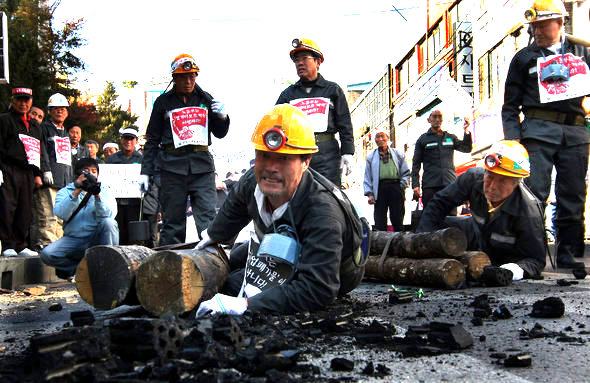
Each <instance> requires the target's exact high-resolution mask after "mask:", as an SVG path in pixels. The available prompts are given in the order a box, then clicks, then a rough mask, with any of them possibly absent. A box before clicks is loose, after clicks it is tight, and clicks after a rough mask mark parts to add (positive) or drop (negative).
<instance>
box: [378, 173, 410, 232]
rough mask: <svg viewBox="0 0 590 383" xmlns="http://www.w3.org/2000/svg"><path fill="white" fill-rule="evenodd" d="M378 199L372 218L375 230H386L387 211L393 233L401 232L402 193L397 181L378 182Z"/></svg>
mask: <svg viewBox="0 0 590 383" xmlns="http://www.w3.org/2000/svg"><path fill="white" fill-rule="evenodd" d="M377 197H378V199H377V200H376V201H375V208H374V209H375V210H374V211H373V218H374V219H375V230H380V231H386V230H387V210H389V220H390V221H391V225H392V226H393V230H395V231H403V215H402V214H403V213H402V212H403V210H404V193H403V190H402V188H401V186H400V183H399V181H397V182H393V181H379V193H378V194H377Z"/></svg>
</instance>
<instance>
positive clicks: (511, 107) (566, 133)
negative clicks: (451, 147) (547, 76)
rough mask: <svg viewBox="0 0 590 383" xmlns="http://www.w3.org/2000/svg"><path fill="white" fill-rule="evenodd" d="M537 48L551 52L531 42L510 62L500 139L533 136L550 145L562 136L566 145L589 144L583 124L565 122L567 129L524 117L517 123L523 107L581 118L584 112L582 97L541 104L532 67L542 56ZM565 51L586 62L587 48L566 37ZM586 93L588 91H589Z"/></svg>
mask: <svg viewBox="0 0 590 383" xmlns="http://www.w3.org/2000/svg"><path fill="white" fill-rule="evenodd" d="M541 51H543V52H544V53H545V56H549V55H553V54H554V53H553V52H551V51H550V50H548V49H545V48H539V47H538V46H537V44H536V43H533V44H531V45H529V46H527V47H525V48H523V49H521V50H520V51H518V52H517V53H516V55H515V56H514V57H513V58H512V61H511V62H510V67H509V69H508V76H507V77H506V85H505V91H504V105H503V106H502V124H503V128H504V138H506V139H507V140H514V139H520V138H534V139H538V140H541V141H545V142H549V143H553V144H561V143H562V142H563V140H564V139H565V143H566V144H567V145H579V144H585V143H589V142H590V138H589V136H588V132H587V129H586V127H585V126H572V125H567V129H561V128H560V126H559V125H558V124H553V123H551V124H539V123H535V119H525V120H524V121H523V123H522V125H521V122H520V116H519V115H520V112H521V111H523V112H525V113H526V110H527V108H537V109H543V110H549V111H555V112H562V113H568V114H570V115H571V116H581V117H583V116H584V115H585V113H584V109H582V99H583V97H577V98H572V99H568V100H561V101H554V102H548V103H544V104H541V102H540V96H539V84H538V75H537V69H536V68H537V59H538V58H539V57H542V53H541ZM565 51H566V53H568V52H569V53H573V54H574V55H575V56H578V57H582V58H583V59H584V61H586V63H587V64H588V65H590V50H589V49H588V48H587V47H584V46H581V45H575V44H572V43H571V42H570V41H569V40H567V38H566V40H565ZM573 80H575V77H574V78H573V79H572V81H573ZM588 94H590V90H589V91H588ZM527 120H530V121H527ZM562 126H563V125H562Z"/></svg>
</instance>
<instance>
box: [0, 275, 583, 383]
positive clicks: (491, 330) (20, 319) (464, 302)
mask: <svg viewBox="0 0 590 383" xmlns="http://www.w3.org/2000/svg"><path fill="white" fill-rule="evenodd" d="M563 278H565V279H567V280H569V281H575V280H574V278H573V277H572V275H571V274H569V273H567V274H566V273H553V272H546V273H545V279H544V280H539V281H519V282H515V283H514V284H512V285H511V286H508V287H502V288H470V289H462V290H452V291H450V290H435V289H424V292H425V296H424V297H423V298H422V299H421V300H417V301H414V302H412V303H407V304H402V305H391V304H389V303H388V293H387V289H388V288H389V285H388V284H383V283H370V282H364V283H363V284H362V285H361V286H360V287H359V288H357V289H356V290H355V291H353V293H352V294H351V296H352V297H353V298H354V299H355V300H357V301H360V302H367V303H369V304H368V308H367V311H366V314H365V315H364V317H363V318H362V320H363V321H366V323H367V324H368V323H370V322H371V321H373V320H374V319H376V320H378V321H379V322H381V323H387V324H388V325H394V326H395V327H396V328H397V330H398V336H402V335H403V333H404V332H405V330H406V329H407V328H408V326H412V325H419V324H425V323H429V322H431V321H439V322H449V323H459V324H462V326H463V327H464V328H465V329H466V330H467V331H468V332H470V333H471V335H472V337H473V340H474V344H473V346H472V347H471V348H468V349H465V350H462V351H461V352H458V353H453V354H444V355H438V356H423V357H411V358H403V357H402V356H401V354H400V353H398V352H394V351H391V350H390V349H389V347H385V346H384V345H358V344H356V343H355V342H354V341H353V339H352V338H351V337H339V338H338V339H337V341H335V342H330V343H329V345H328V346H321V345H320V346H319V348H318V350H317V351H316V352H313V353H311V354H309V353H307V354H304V355H303V356H302V359H301V360H300V363H310V364H314V365H316V366H318V367H319V368H320V375H319V376H321V378H322V379H331V378H333V379H335V381H394V382H447V381H448V382H476V381H477V382H527V381H530V382H547V381H550V382H557V381H559V382H563V383H565V382H581V381H588V380H589V379H590V378H589V377H590V365H589V364H588V363H587V355H589V354H590V336H589V335H588V334H590V321H589V320H588V318H589V316H590V310H589V308H588V304H587V301H588V297H589V290H590V277H589V278H587V279H584V280H579V281H575V282H578V284H574V285H571V286H565V287H562V286H559V285H558V284H557V280H558V279H563ZM45 286H47V287H49V288H48V290H46V292H45V294H43V295H40V296H25V295H23V294H22V293H20V292H17V293H13V294H3V295H0V310H1V311H0V350H1V351H0V364H1V361H2V359H4V358H6V357H8V356H11V355H15V354H17V355H18V354H19V353H20V352H21V351H22V350H23V349H24V348H25V347H26V346H27V345H28V340H29V338H30V337H31V336H32V335H35V334H39V333H50V332H54V331H57V330H59V329H61V328H63V327H64V326H67V325H68V321H69V314H70V312H72V311H78V310H83V309H91V307H90V306H88V305H87V304H86V303H84V302H83V301H82V300H81V299H80V298H79V296H78V294H77V292H76V290H75V287H74V285H73V284H62V286H57V287H56V285H55V284H47V285H45ZM480 294H488V296H489V297H490V301H491V306H492V309H496V308H497V307H498V306H499V305H500V304H504V305H505V306H506V307H507V308H508V310H509V311H510V313H511V314H512V318H509V319H503V320H492V319H491V318H486V319H484V320H483V325H481V326H475V325H473V324H472V322H471V320H472V319H473V308H472V307H470V306H469V304H470V303H471V302H472V301H473V299H474V297H476V296H478V295H480ZM550 296H554V297H559V298H561V299H562V300H563V302H564V303H565V315H564V316H563V317H561V318H558V319H540V318H532V317H530V316H529V314H530V312H531V309H532V304H533V303H534V302H535V301H538V300H540V299H543V298H546V297H550ZM55 303H60V304H61V305H62V307H63V308H62V310H60V311H49V307H50V306H51V305H52V304H55ZM535 323H539V324H541V325H542V326H543V327H545V328H546V329H547V330H551V331H555V332H562V333H563V335H567V336H568V337H570V338H573V339H569V340H568V341H566V342H562V341H558V340H557V339H558V338H556V337H550V338H539V339H528V340H522V339H520V335H519V329H521V328H525V329H531V328H532V327H533V326H534V325H535ZM519 352H526V353H529V354H530V355H531V357H532V366H531V367H526V368H507V367H504V366H503V365H500V364H497V363H494V362H495V361H496V360H497V359H494V358H493V357H492V354H494V353H505V354H507V355H511V354H517V353H519ZM334 357H341V358H346V359H348V360H351V361H354V363H355V368H354V370H353V371H352V372H337V371H332V369H331V368H330V361H331V360H332V359H333V358H334ZM369 361H372V362H373V363H374V365H375V366H376V365H378V364H381V365H384V366H386V367H387V368H389V370H390V373H389V375H387V376H384V377H374V376H365V375H363V374H361V370H362V369H363V367H364V366H365V365H366V364H367V362H369ZM1 371H2V370H1V369H0V378H1V374H2V372H1ZM0 381H2V379H0Z"/></svg>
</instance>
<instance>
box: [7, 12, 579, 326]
mask: <svg viewBox="0 0 590 383" xmlns="http://www.w3.org/2000/svg"><path fill="white" fill-rule="evenodd" d="M555 4H561V6H555V7H554V8H555V9H553V8H551V9H544V8H543V7H544V6H546V4H545V3H544V2H542V3H541V5H539V8H538V9H536V8H535V14H534V16H531V17H530V18H528V19H527V20H528V22H529V23H530V25H531V29H532V31H533V36H534V43H533V44H531V45H530V46H529V47H527V48H525V49H523V50H522V51H521V52H519V53H517V55H516V56H515V57H514V59H513V62H512V64H511V66H510V71H509V73H508V80H507V82H506V96H505V99H506V102H505V105H504V109H503V113H502V117H503V123H504V132H505V138H506V139H505V140H501V141H499V142H497V143H495V144H493V145H492V146H491V148H490V150H489V151H488V152H487V153H486V155H485V156H484V158H483V163H482V164H480V165H479V166H478V167H476V168H473V169H469V170H468V171H467V172H465V173H464V174H462V175H460V176H459V177H457V174H456V172H455V165H454V162H453V158H454V152H455V151H461V152H465V153H469V152H471V150H472V137H471V133H470V130H469V127H470V121H469V119H468V118H465V120H464V124H463V130H464V135H463V138H462V139H461V140H460V139H459V138H458V137H457V136H455V135H454V134H451V133H449V132H447V131H445V130H443V128H442V125H443V113H442V111H441V110H432V111H431V112H430V114H429V116H428V123H429V124H430V126H429V127H428V129H427V131H426V132H425V133H424V134H422V135H421V136H420V137H419V138H418V140H417V142H416V143H415V151H414V156H413V159H412V166H411V169H410V167H409V166H408V163H407V161H406V158H405V153H404V151H403V150H398V149H397V148H394V147H393V146H392V144H391V142H390V131H389V130H385V129H377V130H375V131H373V133H374V140H375V146H376V148H375V149H374V150H373V151H372V152H370V153H369V154H368V155H367V159H366V165H365V174H364V180H363V189H364V194H365V196H366V197H367V202H368V203H369V204H370V205H373V206H374V223H375V224H374V226H373V228H372V229H373V230H387V226H388V225H387V216H388V213H389V219H390V221H391V226H392V229H393V230H395V231H401V230H404V226H403V224H402V223H403V217H404V214H405V211H404V203H405V195H406V189H407V188H408V187H409V186H410V185H411V188H412V189H411V191H412V194H413V198H414V199H417V200H419V199H421V200H422V202H423V205H424V211H423V213H422V217H421V219H420V221H419V224H418V226H417V228H416V231H418V232H423V231H432V230H437V229H440V228H443V227H449V226H455V227H458V228H460V229H461V230H462V231H463V232H464V233H465V234H466V237H467V240H468V250H481V251H485V252H486V253H487V254H488V255H489V256H490V259H491V261H492V263H493V264H494V265H496V266H499V267H500V268H502V269H504V270H506V271H507V272H509V273H510V275H512V278H513V279H514V280H519V279H523V278H537V277H539V276H540V274H541V272H542V270H543V269H544V267H545V259H546V253H547V240H546V234H545V229H544V208H545V206H544V203H545V201H546V200H547V190H545V186H547V184H548V182H547V179H546V178H547V177H548V175H549V174H550V173H551V172H550V171H549V169H550V166H552V165H553V164H555V166H556V167H557V173H558V185H557V216H556V219H555V223H556V226H557V229H558V230H557V238H558V249H557V262H558V265H561V266H563V267H577V266H578V263H577V262H575V261H574V260H573V258H572V257H579V256H583V243H582V245H580V241H581V240H583V226H581V225H582V224H583V206H584V200H585V189H584V188H583V186H584V185H583V183H584V177H585V174H586V170H587V163H588V143H589V142H590V141H589V135H588V131H587V130H586V128H585V127H583V126H582V125H580V123H579V122H580V121H583V119H584V112H583V110H582V109H581V107H580V105H581V97H572V98H566V99H564V100H557V101H554V102H551V103H545V104H543V105H541V104H540V103H539V96H538V94H539V90H538V88H539V85H538V82H537V80H538V79H537V77H535V76H536V74H535V76H533V77H531V76H529V75H530V74H531V72H530V70H529V67H531V65H532V64H531V62H532V61H535V62H536V60H537V58H538V57H539V56H540V55H541V56H542V57H543V58H544V57H545V56H544V55H545V54H547V55H548V54H550V51H552V50H553V49H554V48H555V49H559V48H560V47H561V49H565V51H568V52H572V53H575V54H576V55H577V56H581V57H582V58H583V59H584V60H585V62H586V63H588V62H589V61H590V59H589V58H590V54H589V53H588V49H586V48H584V49H579V47H578V46H577V45H575V44H573V43H570V42H569V41H568V40H567V38H565V36H563V34H562V33H563V28H562V27H563V17H564V16H565V14H566V12H565V9H562V8H563V4H562V3H561V2H558V3H555ZM555 4H554V5H555ZM292 45H293V49H292V50H290V52H289V55H290V57H291V59H292V61H293V63H294V64H295V69H296V71H297V75H298V76H299V81H297V82H296V83H295V84H293V85H291V86H289V87H288V88H287V89H285V90H284V91H283V92H282V93H281V95H280V96H279V98H278V100H277V103H276V104H277V105H276V106H275V107H273V108H272V109H271V110H270V111H269V112H268V113H267V114H265V115H264V116H263V118H262V119H261V120H260V122H259V123H258V125H257V126H256V128H255V130H254V132H253V135H252V139H251V141H252V143H253V144H254V148H255V159H254V160H253V161H252V162H251V167H250V169H248V170H246V169H244V170H243V171H242V172H241V173H239V174H234V173H231V172H230V173H228V174H226V176H225V180H224V181H222V180H221V179H220V177H219V175H218V174H217V173H215V170H216V169H215V165H214V162H213V156H212V155H211V153H210V152H209V145H211V135H213V136H215V137H217V138H220V139H222V138H224V137H225V136H226V135H227V133H228V130H229V127H230V118H229V115H228V111H227V108H226V106H225V104H224V103H223V102H221V101H219V100H217V99H215V98H214V97H213V96H212V95H211V94H210V93H208V92H205V91H204V90H202V89H201V88H200V87H199V85H197V83H196V78H197V76H198V73H199V67H198V66H197V65H196V62H195V60H194V58H193V57H192V56H190V55H187V54H181V55H178V56H177V57H175V58H174V60H173V62H172V64H171V76H172V80H171V83H172V84H173V86H172V88H171V90H170V91H167V92H165V93H163V94H162V95H160V96H159V97H158V98H157V99H156V101H155V102H154V105H153V110H152V114H151V117H150V120H149V123H148V127H147V132H146V138H147V141H146V144H145V147H144V149H143V153H140V152H139V151H138V150H137V141H138V137H139V132H138V129H137V128H136V127H134V126H128V127H124V128H121V130H120V133H121V138H120V143H119V144H120V150H119V145H118V144H116V143H112V142H107V143H104V145H103V146H102V151H103V155H104V159H103V158H100V157H99V155H98V154H99V148H100V144H99V143H98V142H96V141H94V140H88V141H87V142H86V143H85V144H84V145H82V144H81V143H80V137H81V130H80V127H79V126H78V125H75V124H72V125H71V126H69V128H67V129H66V120H67V118H68V107H69V103H68V100H67V99H66V98H65V97H64V96H63V95H61V94H59V93H57V94H54V95H53V96H51V98H50V99H49V101H48V110H47V112H48V114H47V116H46V117H44V113H43V110H41V109H39V108H35V107H33V106H32V102H33V94H32V90H31V89H29V88H26V87H16V88H14V89H13V91H12V99H11V108H10V111H9V112H8V113H5V114H2V115H0V139H1V141H0V145H1V146H0V160H1V162H0V166H1V168H0V169H1V172H0V215H2V216H3V217H6V219H3V220H0V240H1V241H2V246H3V255H5V256H11V255H12V256H14V255H23V256H26V255H34V254H37V252H40V255H41V259H42V260H43V261H44V262H45V263H46V264H48V265H51V266H53V267H55V269H56V273H57V275H58V276H60V277H62V278H71V277H72V275H74V273H75V268H76V266H77V264H78V262H79V261H80V259H81V258H82V257H83V255H84V251H85V249H87V248H88V247H89V246H93V245H97V244H114V245H116V244H132V243H134V242H133V241H134V240H133V238H131V235H130V232H129V230H128V224H129V222H133V221H138V220H140V217H141V216H142V215H143V217H145V219H146V220H147V221H148V222H149V228H150V229H149V231H150V233H149V239H148V240H147V242H145V243H144V244H146V245H147V246H150V247H153V246H156V245H157V244H159V245H171V244H176V243H184V242H185V240H186V217H187V201H188V204H189V205H190V206H189V209H190V210H191V212H192V215H193V217H194V220H195V225H196V228H197V232H198V236H199V239H200V242H199V243H198V245H197V247H196V249H197V250H199V251H214V250H212V249H210V246H211V245H214V244H218V243H219V244H226V245H233V248H232V250H231V255H230V269H231V275H230V277H229V278H228V280H227V282H226V284H225V286H224V287H223V289H222V291H221V292H220V293H219V294H217V295H215V297H214V298H213V299H211V300H209V301H206V302H204V303H203V304H202V305H201V308H200V309H199V312H198V315H205V314H207V313H220V312H225V313H231V314H242V313H243V312H245V311H246V310H254V311H278V312H285V313H288V312H297V311H308V310H314V309H317V308H320V307H323V306H324V305H325V304H327V303H329V302H330V301H332V300H333V299H334V298H335V297H336V296H338V295H341V294H345V293H347V292H349V291H351V290H352V289H354V288H355V287H356V286H357V285H358V284H359V283H360V281H361V279H362V277H363V274H364V266H363V265H364V263H363V260H364V259H365V258H366V256H367V253H368V244H367V243H368V238H369V236H370V230H371V228H370V227H369V225H368V222H367V221H366V220H364V219H361V218H359V216H358V215H357V210H356V209H355V207H354V206H353V205H352V203H351V202H350V201H349V200H348V198H347V197H346V195H345V194H344V193H343V192H342V191H341V175H342V174H345V175H346V174H349V173H350V171H351V167H352V159H353V154H354V144H353V134H352V124H351V119H350V113H349V110H348V106H347V103H346V99H345V96H344V93H343V91H342V89H341V88H340V87H339V86H338V85H337V84H335V83H333V82H330V81H327V80H326V79H324V77H323V76H321V75H320V74H319V68H320V64H321V63H322V62H323V61H324V55H323V53H322V52H321V50H320V49H319V47H318V45H317V44H316V43H315V42H313V41H311V40H307V39H295V40H293V42H292ZM545 50H547V51H548V52H544V51H545ZM555 52H557V51H555ZM562 53H563V52H562ZM525 79H526V81H525ZM542 80H543V81H544V80H545V79H542ZM535 92H536V93H535ZM579 104H580V105H579ZM520 110H522V111H523V112H524V115H525V119H524V121H522V122H519V120H518V118H517V117H516V115H517V114H518V112H519V111H520ZM515 113H516V114H515ZM564 116H565V117H564ZM580 116H581V120H580ZM498 128H500V127H498ZM103 161H104V163H105V164H107V165H108V164H120V165H128V164H139V165H140V171H139V173H140V174H138V180H139V185H140V188H141V198H115V197H116V196H112V195H110V193H109V190H108V188H105V187H104V186H101V184H100V183H99V182H97V178H98V176H99V164H100V163H103ZM570 162H573V163H574V164H576V166H571V164H569V163H570ZM577 165H579V166H577ZM574 168H575V169H574ZM563 174H566V175H565V176H564V175H563ZM523 180H524V181H523ZM465 203H468V206H469V208H470V214H469V215H468V216H459V217H457V216H456V208H457V207H458V206H461V205H463V204H465ZM160 216H161V221H162V225H161V227H159V225H158V221H159V220H160V218H159V217H160ZM250 222H253V225H254V229H255V230H254V232H253V233H252V234H251V238H250V239H249V240H247V241H245V242H243V243H235V244H234V243H233V241H235V238H236V236H237V235H238V233H239V232H240V230H241V229H242V228H243V227H245V226H246V225H247V224H249V223H250ZM29 228H30V230H29ZM581 230H582V231H581ZM158 237H159V240H158Z"/></svg>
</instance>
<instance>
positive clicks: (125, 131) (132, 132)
mask: <svg viewBox="0 0 590 383" xmlns="http://www.w3.org/2000/svg"><path fill="white" fill-rule="evenodd" d="M119 133H121V135H122V136H133V137H135V138H138V137H139V133H138V129H137V127H135V126H128V127H126V128H121V129H119Z"/></svg>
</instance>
